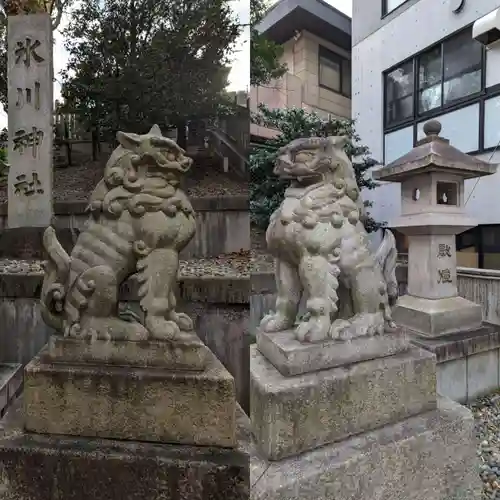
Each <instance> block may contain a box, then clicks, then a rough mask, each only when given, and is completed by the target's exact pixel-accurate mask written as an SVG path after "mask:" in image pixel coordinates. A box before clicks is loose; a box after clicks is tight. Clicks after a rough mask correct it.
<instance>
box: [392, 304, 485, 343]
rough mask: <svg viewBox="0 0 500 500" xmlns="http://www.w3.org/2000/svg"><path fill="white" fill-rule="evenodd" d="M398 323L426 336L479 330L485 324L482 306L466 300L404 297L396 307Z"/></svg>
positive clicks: (394, 316) (393, 314)
mask: <svg viewBox="0 0 500 500" xmlns="http://www.w3.org/2000/svg"><path fill="white" fill-rule="evenodd" d="M392 317H393V319H394V321H395V322H396V323H397V324H398V326H401V327H403V328H407V329H409V330H413V331H415V332H418V333H419V334H420V335H423V336H426V337H439V336H440V335H448V334H450V333H455V332H460V331H464V330H473V329H475V328H479V327H480V326H481V323H482V321H483V312H482V309H481V305H480V304H475V303H474V302H471V301H470V300H467V299H464V298H463V297H449V298H446V299H423V298H420V297H413V296H412V295H404V296H403V297H400V298H399V299H398V303H397V305H396V307H394V308H393V311H392Z"/></svg>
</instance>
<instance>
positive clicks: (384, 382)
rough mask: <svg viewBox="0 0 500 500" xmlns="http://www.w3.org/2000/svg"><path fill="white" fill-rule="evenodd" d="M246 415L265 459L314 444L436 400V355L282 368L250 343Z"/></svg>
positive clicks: (396, 418) (394, 418) (359, 430)
mask: <svg viewBox="0 0 500 500" xmlns="http://www.w3.org/2000/svg"><path fill="white" fill-rule="evenodd" d="M250 377H251V378H250V384H251V388H250V391H251V392H250V418H251V421H252V426H253V431H254V435H255V439H256V442H257V445H258V447H259V448H260V450H261V451H262V453H263V454H264V456H265V457H266V458H268V459H269V460H281V459H283V458H286V457H290V456H293V455H298V454H299V453H302V452H305V451H308V450H312V449H314V448H317V447H319V446H323V445H327V444H330V443H334V442H338V441H341V440H343V439H346V438H348V437H349V436H353V435H356V434H360V433H362V432H366V431H369V430H371V429H376V428H379V427H383V426H384V425H387V424H391V423H394V422H398V421H400V420H402V419H404V418H408V417H410V416H412V415H417V414H419V413H422V412H425V411H428V410H432V409H434V408H435V407H436V358H435V356H434V355H433V354H431V353H429V352H427V351H424V350H423V349H418V348H412V349H411V350H409V351H407V352H403V353H400V354H397V355H395V356H389V357H385V358H380V359H375V360H372V361H363V362H361V363H357V364H355V365H350V366H346V367H339V368H332V369H330V370H324V371H321V372H316V373H308V374H306V375H298V376H293V377H285V376H283V375H282V374H281V373H280V372H279V371H278V370H276V368H274V367H273V366H272V365H271V364H270V363H269V362H268V361H267V360H266V359H265V358H264V356H262V354H261V353H260V352H259V351H258V350H257V349H256V348H255V347H252V350H251V360H250Z"/></svg>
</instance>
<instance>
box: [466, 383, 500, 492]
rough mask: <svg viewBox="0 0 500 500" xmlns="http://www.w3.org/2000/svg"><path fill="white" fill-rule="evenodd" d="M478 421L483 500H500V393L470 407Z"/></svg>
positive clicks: (478, 452) (477, 432)
mask: <svg viewBox="0 0 500 500" xmlns="http://www.w3.org/2000/svg"><path fill="white" fill-rule="evenodd" d="M469 407H470V409H471V410H472V412H473V413H474V418H475V421H476V435H477V439H478V442H479V448H478V451H477V454H478V457H479V469H480V475H481V479H482V481H483V485H484V490H483V496H482V498H483V499H484V500H486V499H497V500H498V499H500V392H496V393H493V394H491V395H489V396H487V397H484V398H481V399H479V400H478V401H476V402H474V403H473V404H471V405H469Z"/></svg>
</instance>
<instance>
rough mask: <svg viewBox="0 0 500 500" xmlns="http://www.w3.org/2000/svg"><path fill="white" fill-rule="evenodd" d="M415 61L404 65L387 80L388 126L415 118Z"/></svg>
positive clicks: (386, 114) (389, 74)
mask: <svg viewBox="0 0 500 500" xmlns="http://www.w3.org/2000/svg"><path fill="white" fill-rule="evenodd" d="M413 85H414V78H413V61H410V62H407V63H406V64H402V65H401V66H400V67H399V68H396V69H395V70H393V71H391V72H390V73H388V74H387V75H386V78H385V104H386V106H385V120H386V125H388V126H389V125H392V124H395V123H399V122H404V121H405V120H407V119H408V118H412V117H413Z"/></svg>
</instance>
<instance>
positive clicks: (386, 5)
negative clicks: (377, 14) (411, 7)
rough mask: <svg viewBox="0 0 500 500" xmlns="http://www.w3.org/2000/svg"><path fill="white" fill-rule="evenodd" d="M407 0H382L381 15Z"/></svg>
mask: <svg viewBox="0 0 500 500" xmlns="http://www.w3.org/2000/svg"><path fill="white" fill-rule="evenodd" d="M406 1H407V0H382V15H383V16H385V15H387V14H389V13H390V12H392V11H393V10H395V9H397V8H398V7H399V6H400V5H403V4H404V3H405V2H406Z"/></svg>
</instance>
